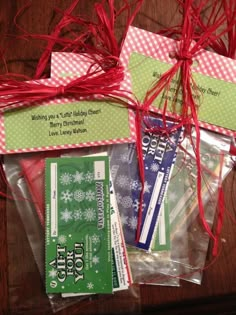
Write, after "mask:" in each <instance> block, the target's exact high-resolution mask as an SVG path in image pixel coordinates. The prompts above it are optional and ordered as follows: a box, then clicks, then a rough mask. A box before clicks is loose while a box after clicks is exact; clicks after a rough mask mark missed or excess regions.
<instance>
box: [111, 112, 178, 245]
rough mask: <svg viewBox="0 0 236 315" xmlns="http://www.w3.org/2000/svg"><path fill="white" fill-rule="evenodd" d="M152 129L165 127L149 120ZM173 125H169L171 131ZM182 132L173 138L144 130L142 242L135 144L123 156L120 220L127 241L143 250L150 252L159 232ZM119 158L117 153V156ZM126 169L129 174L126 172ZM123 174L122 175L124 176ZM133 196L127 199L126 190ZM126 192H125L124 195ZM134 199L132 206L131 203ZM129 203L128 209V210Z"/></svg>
mask: <svg viewBox="0 0 236 315" xmlns="http://www.w3.org/2000/svg"><path fill="white" fill-rule="evenodd" d="M149 121H150V122H151V124H152V126H156V127H162V126H163V125H162V124H163V123H162V120H161V119H157V118H149ZM173 124H174V123H172V122H168V123H167V127H168V128H171V127H172V126H173ZM180 135H181V129H178V130H176V131H175V132H173V133H171V136H166V135H157V134H153V133H147V132H145V131H144V130H143V134H142V150H143V159H144V168H145V182H144V199H143V205H142V224H141V233H140V237H139V241H138V242H136V241H135V233H136V227H137V221H138V211H139V204H140V192H141V188H142V186H141V182H140V177H139V167H138V161H137V154H136V153H135V150H136V147H135V144H130V145H129V146H128V147H126V148H127V151H126V157H127V158H126V159H125V153H124V152H122V154H121V155H120V160H121V162H124V164H125V163H127V166H126V168H125V167H124V166H123V167H119V169H118V171H117V173H116V176H115V181H114V185H115V189H116V193H117V197H118V204H120V207H119V210H120V212H121V221H122V223H123V229H124V235H125V238H126V242H127V243H128V244H130V245H133V246H137V247H139V248H141V249H144V250H150V248H151V243H152V239H153V237H154V233H155V230H156V226H157V222H158V215H159V212H160V208H161V205H162V202H163V199H164V196H165V193H166V188H167V185H168V181H169V178H170V173H171V167H172V165H173V163H174V160H175V157H176V149H177V144H178V141H179V138H180ZM116 157H117V154H116ZM125 170H126V172H125ZM122 171H123V173H124V174H123V173H122ZM128 190H129V191H130V193H129V194H130V196H125V194H127V191H128ZM124 191H125V192H126V193H124ZM130 199H132V203H130ZM128 202H129V207H128Z"/></svg>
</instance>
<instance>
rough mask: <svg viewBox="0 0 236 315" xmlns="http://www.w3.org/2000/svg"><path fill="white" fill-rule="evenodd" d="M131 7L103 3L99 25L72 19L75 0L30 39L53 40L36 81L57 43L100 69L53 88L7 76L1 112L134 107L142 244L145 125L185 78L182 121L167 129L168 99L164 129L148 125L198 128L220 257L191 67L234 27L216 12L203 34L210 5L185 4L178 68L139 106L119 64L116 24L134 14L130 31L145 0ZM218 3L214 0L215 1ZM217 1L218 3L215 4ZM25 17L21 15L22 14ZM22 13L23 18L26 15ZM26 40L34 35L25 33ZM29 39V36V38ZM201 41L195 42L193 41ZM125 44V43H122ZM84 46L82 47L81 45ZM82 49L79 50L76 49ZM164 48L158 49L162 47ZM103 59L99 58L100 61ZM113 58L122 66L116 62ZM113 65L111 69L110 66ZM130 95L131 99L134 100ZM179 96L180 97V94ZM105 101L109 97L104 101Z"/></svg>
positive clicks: (197, 152) (3, 80) (0, 90)
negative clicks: (43, 104) (103, 102)
mask: <svg viewBox="0 0 236 315" xmlns="http://www.w3.org/2000/svg"><path fill="white" fill-rule="evenodd" d="M123 1H124V3H125V5H124V6H123V7H122V8H121V9H120V11H117V12H116V13H114V12H115V11H114V9H115V8H114V1H113V0H110V1H108V5H109V10H108V11H109V12H110V15H109V13H106V10H105V9H104V5H105V1H102V2H101V4H98V5H96V7H95V8H96V15H97V18H98V22H91V21H90V20H84V19H82V18H81V17H77V16H75V17H74V16H72V14H71V13H72V11H73V9H74V8H75V6H76V5H77V3H78V0H76V1H74V2H73V3H72V5H71V6H70V8H68V10H66V11H65V12H64V13H63V17H62V20H61V22H60V23H59V24H58V25H57V27H56V28H55V30H54V32H53V34H52V35H51V36H49V35H48V36H46V35H44V36H43V35H30V36H31V38H39V39H45V40H47V41H48V46H47V49H46V51H45V53H44V54H43V55H42V58H41V59H40V63H39V65H38V67H37V71H36V78H38V77H40V76H41V75H42V73H43V71H44V69H45V66H46V64H47V62H48V58H49V56H50V53H51V51H52V49H53V47H54V45H55V44H61V45H62V47H64V48H63V49H65V50H66V49H67V48H72V47H73V48H74V51H76V52H78V51H79V50H80V49H81V47H82V48H83V49H84V51H86V53H88V54H91V58H93V59H94V60H95V61H96V62H97V64H98V65H99V66H100V67H97V69H95V70H94V68H91V69H90V70H89V71H88V73H87V74H86V75H84V76H82V77H80V78H77V79H74V80H72V81H71V82H70V83H68V84H66V85H65V86H57V87H54V86H47V85H45V84H42V83H40V82H19V81H17V80H13V79H8V78H6V77H3V76H2V77H0V84H1V85H0V99H1V105H0V108H4V109H6V108H10V107H11V106H12V105H14V106H15V107H17V105H21V106H22V101H24V102H25V103H23V105H27V106H30V105H31V106H33V105H34V102H35V101H43V100H48V99H51V98H54V97H58V96H64V97H74V98H81V97H86V99H87V100H95V99H97V97H98V96H99V97H101V96H102V97H105V98H111V99H113V100H114V101H117V102H119V103H120V104H122V105H123V106H126V107H128V108H131V109H133V110H135V111H136V128H137V154H138V160H139V171H140V178H141V183H142V190H141V195H140V200H141V202H140V204H139V213H138V224H137V233H136V240H137V241H138V240H139V236H140V231H141V223H142V200H143V194H144V165H143V156H142V135H141V130H142V122H143V121H144V122H145V123H146V125H147V126H148V119H147V118H145V117H146V116H148V115H149V113H150V107H151V105H152V103H153V101H154V100H155V99H156V98H157V97H158V96H159V95H161V94H162V93H165V94H166V95H167V94H168V92H169V89H170V84H171V81H172V79H173V78H174V77H175V76H176V75H177V74H179V75H180V80H179V84H178V88H177V91H180V90H181V91H182V101H183V105H182V109H181V117H180V118H179V119H177V124H176V125H175V126H174V127H172V128H171V129H168V128H167V126H166V116H165V114H166V112H167V110H168V101H167V100H165V101H164V104H163V116H162V118H163V128H159V129H158V130H154V129H155V128H154V129H153V128H152V127H150V126H148V127H149V128H147V131H150V130H152V131H153V132H156V133H157V134H160V133H164V134H166V135H168V134H170V133H171V132H173V131H175V130H176V129H177V128H179V127H181V126H184V127H185V128H186V129H187V131H188V130H189V129H190V126H192V124H193V125H194V126H195V130H196V143H195V144H194V148H195V155H196V164H197V190H198V191H197V198H198V203H199V214H200V218H201V221H202V224H203V226H204V228H205V230H206V231H207V233H208V234H209V236H210V237H211V238H212V239H213V241H214V249H213V254H214V255H216V254H217V244H218V235H219V231H220V229H221V226H222V224H221V223H222V219H221V217H222V216H221V214H219V217H218V220H219V221H220V223H219V224H217V226H218V227H219V228H218V232H217V234H216V235H214V234H213V233H212V231H211V229H210V227H209V225H208V223H207V221H206V219H205V216H204V207H203V203H202V198H201V183H202V180H201V162H200V127H199V123H198V117H197V108H198V106H197V104H196V103H195V100H194V97H193V92H194V94H199V91H198V89H197V85H196V83H195V81H194V79H193V77H192V73H191V65H192V62H193V59H194V58H195V57H197V54H198V53H199V51H200V50H201V49H204V48H206V47H208V46H209V45H213V44H214V43H215V42H216V41H217V40H218V39H220V38H221V37H222V36H223V35H224V34H225V33H226V32H229V31H230V30H231V29H232V28H233V26H234V23H233V22H232V23H230V25H226V27H225V28H224V29H223V30H220V28H221V27H222V26H223V25H224V23H225V22H226V21H227V17H226V16H225V14H224V13H219V14H218V13H217V14H214V19H212V20H211V21H212V24H211V25H208V26H207V27H206V28H204V29H203V31H202V33H201V34H200V35H198V34H197V30H199V27H200V20H199V15H200V13H201V10H202V8H203V7H204V6H205V5H206V4H207V2H208V1H206V0H201V1H200V2H198V5H197V6H194V1H193V0H185V1H180V0H178V2H179V3H180V5H181V7H182V8H183V24H182V31H181V38H180V41H179V42H178V43H179V47H178V49H177V51H176V54H175V56H173V57H174V58H176V63H175V64H174V65H173V67H172V68H171V69H170V70H168V71H167V72H166V73H164V74H163V75H162V76H161V78H160V79H159V80H158V82H156V83H155V84H154V85H153V87H152V88H151V89H150V90H149V91H147V93H146V96H145V99H144V101H143V104H141V105H140V104H139V103H138V102H136V101H135V100H133V98H132V97H131V95H130V94H128V93H127V91H122V90H120V83H121V81H122V80H123V75H124V73H123V71H124V69H123V68H122V66H120V64H119V59H118V57H119V52H120V48H121V47H118V46H117V42H116V40H115V37H114V36H113V33H114V23H115V18H116V17H117V16H118V15H119V14H121V13H122V12H123V11H125V10H128V20H127V28H126V32H127V29H128V26H129V25H130V23H131V22H132V20H133V18H134V16H135V14H136V13H137V12H138V9H139V8H140V6H141V4H142V2H143V0H136V1H134V4H135V10H134V14H133V15H132V14H131V13H130V6H129V5H128V1H127V0H123ZM213 2H214V1H213ZM215 2H216V0H215ZM20 13H21V12H20ZM20 13H19V14H20ZM76 22H77V23H78V24H79V25H82V26H83V27H84V29H83V30H84V32H82V35H80V36H77V37H75V39H74V41H73V40H71V39H66V40H65V39H62V38H60V37H59V35H60V34H61V31H62V29H64V28H65V27H68V26H69V25H70V24H71V23H76ZM85 34H86V35H87V36H88V37H89V38H92V39H93V40H97V41H95V44H94V45H89V44H87V43H86V40H85V39H87V38H88V37H86V36H85ZM25 36H26V37H27V36H28V34H26V35H25ZM23 37H24V36H23ZM123 38H124V37H123ZM193 40H195V42H193ZM121 42H122V41H121ZM78 43H80V44H81V46H79V49H78V48H77V50H76V47H78ZM76 45H77V46H76ZM157 49H158V47H157ZM97 56H99V58H97ZM111 60H115V61H116V62H115V63H114V62H113V63H111ZM106 64H109V66H108V67H104V65H106ZM129 95H130V96H129ZM176 98H177V94H176ZM102 99H103V98H102Z"/></svg>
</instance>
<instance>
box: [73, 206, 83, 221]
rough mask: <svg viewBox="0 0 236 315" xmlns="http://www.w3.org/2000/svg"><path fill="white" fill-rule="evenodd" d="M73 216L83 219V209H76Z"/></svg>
mask: <svg viewBox="0 0 236 315" xmlns="http://www.w3.org/2000/svg"><path fill="white" fill-rule="evenodd" d="M73 217H74V220H75V221H79V220H82V219H83V212H82V210H80V209H78V210H75V211H74V215H73Z"/></svg>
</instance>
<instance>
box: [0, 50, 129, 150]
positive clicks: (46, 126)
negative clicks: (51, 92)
mask: <svg viewBox="0 0 236 315" xmlns="http://www.w3.org/2000/svg"><path fill="white" fill-rule="evenodd" d="M62 56H63V54H62V55H60V57H59V58H56V59H55V58H53V62H52V65H53V66H52V75H53V78H51V79H47V80H42V81H41V82H43V83H44V84H46V85H51V86H65V85H66V84H68V83H69V82H70V81H71V80H72V78H71V76H72V75H73V74H75V76H77V77H78V76H81V75H83V74H85V73H86V71H87V69H88V67H89V66H90V62H89V61H88V59H87V58H85V57H84V56H83V55H82V56H79V55H76V60H75V62H71V60H68V59H63V58H61V57H62ZM78 59H81V60H82V62H81V61H80V62H79V60H78ZM77 60H78V62H77ZM85 60H87V62H85ZM64 65H65V67H64ZM55 69H57V70H58V71H59V73H60V71H62V72H63V73H61V75H60V76H61V77H58V76H56V75H55V73H56V72H55ZM22 105H23V103H22V104H17V107H21V106H22ZM12 107H14V106H12ZM0 134H1V138H0V139H1V140H0V153H2V154H4V153H20V152H34V151H47V150H55V149H69V148H76V147H90V146H100V145H108V144H118V143H127V142H135V123H134V114H133V113H132V112H131V111H129V110H128V109H127V108H122V107H119V106H113V105H112V104H107V103H106V102H101V101H100V102H96V101H94V102H89V101H86V100H85V99H80V100H79V101H78V100H74V99H68V98H56V99H53V100H50V101H47V102H43V103H34V104H33V105H32V106H29V107H26V108H23V109H21V110H17V109H16V110H15V109H14V108H13V110H11V111H8V112H1V113H0Z"/></svg>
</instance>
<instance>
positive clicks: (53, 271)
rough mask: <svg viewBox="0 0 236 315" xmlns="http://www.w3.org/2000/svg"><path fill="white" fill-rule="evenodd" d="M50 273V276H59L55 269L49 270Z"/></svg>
mask: <svg viewBox="0 0 236 315" xmlns="http://www.w3.org/2000/svg"><path fill="white" fill-rule="evenodd" d="M48 273H49V277H50V278H52V279H54V278H56V276H57V270H55V269H51V270H49V272H48Z"/></svg>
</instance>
